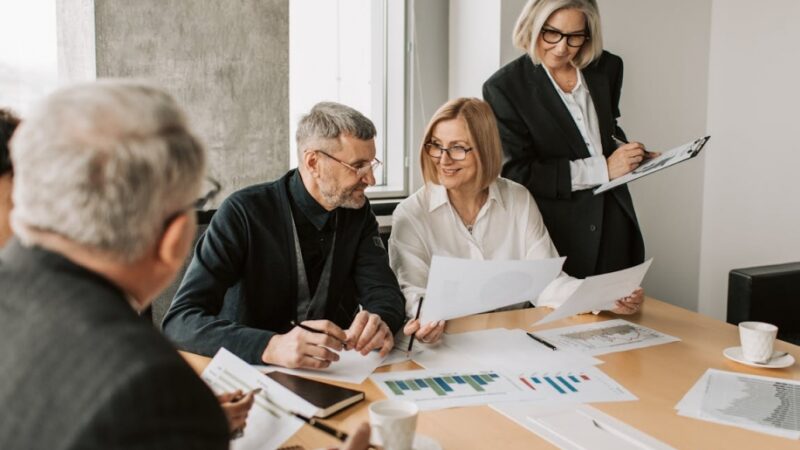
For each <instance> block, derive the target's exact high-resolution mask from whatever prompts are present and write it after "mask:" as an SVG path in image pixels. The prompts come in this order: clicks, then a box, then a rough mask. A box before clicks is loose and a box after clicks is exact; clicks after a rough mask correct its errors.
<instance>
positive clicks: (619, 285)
mask: <svg viewBox="0 0 800 450" xmlns="http://www.w3.org/2000/svg"><path fill="white" fill-rule="evenodd" d="M652 262H653V258H650V259H648V260H647V261H645V262H643V263H641V264H639V265H638V266H633V267H630V268H628V269H623V270H620V271H617V272H611V273H605V274H603V275H595V276H593V277H586V279H585V280H583V282H581V284H580V286H578V289H576V290H575V292H573V293H572V295H571V296H570V297H569V298H568V299H567V301H565V302H564V303H563V304H562V305H561V306H559V307H558V308H556V309H554V310H553V312H551V313H550V314H548V315H546V316H544V317H543V318H542V319H541V320H539V321H538V322H536V323H534V325H541V324H545V323H548V322H553V321H555V320H559V319H563V318H565V317H569V316H572V315H575V314H580V313H584V312H589V311H597V310H604V309H610V308H612V307H613V304H614V302H615V301H616V300H619V299H620V298H623V297H627V296H628V295H630V294H631V292H633V291H634V290H635V289H636V288H638V287H639V286H641V285H642V280H643V279H644V276H645V274H646V273H647V269H649V268H650V263H652Z"/></svg>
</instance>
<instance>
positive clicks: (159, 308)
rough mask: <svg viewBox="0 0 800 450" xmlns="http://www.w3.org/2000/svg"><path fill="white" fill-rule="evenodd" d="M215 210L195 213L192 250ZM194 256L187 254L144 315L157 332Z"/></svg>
mask: <svg viewBox="0 0 800 450" xmlns="http://www.w3.org/2000/svg"><path fill="white" fill-rule="evenodd" d="M215 212H216V210H210V211H198V212H197V234H196V235H195V237H194V242H193V243H192V248H194V247H195V245H196V244H197V240H198V239H200V236H202V235H203V233H205V232H206V228H208V224H209V223H210V222H211V217H212V216H213V215H214V213H215ZM193 256H194V252H189V255H188V256H187V257H186V261H184V262H183V267H182V268H181V270H180V272H178V274H176V275H175V279H174V280H173V281H172V283H171V284H170V285H169V287H167V289H165V290H164V291H163V292H161V294H159V296H158V297H156V299H155V300H154V301H153V303H152V304H151V305H150V308H148V310H147V311H146V312H145V313H144V314H146V315H147V317H149V318H150V320H152V321H153V325H155V326H156V328H158V329H159V330H160V329H161V320H162V319H163V318H164V315H165V314H166V313H167V310H168V309H169V306H170V305H171V304H172V299H173V298H175V294H176V293H177V292H178V288H179V287H180V285H181V282H182V281H183V276H184V275H185V274H186V269H187V268H188V267H189V262H190V261H191V260H192V257H193Z"/></svg>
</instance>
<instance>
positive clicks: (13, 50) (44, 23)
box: [0, 0, 58, 116]
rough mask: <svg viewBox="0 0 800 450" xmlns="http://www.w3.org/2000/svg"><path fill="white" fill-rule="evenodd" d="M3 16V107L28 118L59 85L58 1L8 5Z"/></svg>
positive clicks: (0, 50)
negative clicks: (38, 102) (32, 107)
mask: <svg viewBox="0 0 800 450" xmlns="http://www.w3.org/2000/svg"><path fill="white" fill-rule="evenodd" d="M2 9H3V12H2V14H0V107H4V108H11V109H12V110H14V111H15V112H16V113H17V114H19V115H21V116H24V115H25V113H26V112H27V111H28V110H29V109H30V108H31V106H33V104H34V103H35V102H36V101H38V100H39V99H41V98H42V97H43V96H44V95H46V94H48V93H50V91H52V90H53V89H55V88H56V86H57V85H58V63H57V59H56V55H57V47H56V45H57V44H56V1H55V0H29V1H24V2H19V1H17V2H7V3H4V4H3V8H2Z"/></svg>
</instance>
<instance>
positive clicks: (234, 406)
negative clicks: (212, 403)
mask: <svg viewBox="0 0 800 450" xmlns="http://www.w3.org/2000/svg"><path fill="white" fill-rule="evenodd" d="M217 400H218V401H219V404H220V406H221V407H222V411H223V412H224V413H225V418H226V419H228V429H229V430H230V432H231V434H234V433H236V432H238V431H239V430H242V429H244V427H245V425H247V414H248V413H249V412H250V408H252V406H253V401H254V400H255V391H251V392H248V393H247V394H246V395H245V394H244V393H243V392H242V391H241V390H237V391H234V392H226V393H224V394H220V395H218V396H217Z"/></svg>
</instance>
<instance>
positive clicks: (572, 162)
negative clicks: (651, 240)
mask: <svg viewBox="0 0 800 450" xmlns="http://www.w3.org/2000/svg"><path fill="white" fill-rule="evenodd" d="M514 45H516V46H517V47H518V48H520V49H523V50H525V51H526V52H527V54H526V55H523V56H521V57H519V58H518V59H516V60H514V61H512V62H511V63H509V64H508V65H506V66H504V67H502V68H501V69H500V70H498V71H497V72H496V73H495V74H494V75H492V77H491V78H489V80H487V81H486V83H484V85H483V97H484V98H485V99H486V101H487V102H488V103H489V104H490V105H491V107H492V110H493V111H494V114H495V116H496V117H497V123H498V127H499V130H500V137H501V140H502V144H503V152H504V154H505V162H504V166H503V176H504V177H506V178H510V179H512V180H514V181H516V182H518V183H520V184H522V185H524V186H525V187H527V188H528V190H529V191H530V192H531V193H532V194H533V195H534V197H535V198H536V203H537V204H538V206H539V209H540V210H541V213H542V216H543V218H544V223H545V225H546V226H547V229H548V231H549V232H550V236H551V237H552V239H553V243H554V244H555V246H556V248H557V249H558V253H560V254H561V255H562V256H566V257H567V261H566V263H565V265H564V271H565V272H567V273H568V274H570V275H572V276H574V277H579V278H582V277H586V276H589V275H595V274H600V273H606V272H612V271H615V270H619V269H623V268H626V267H630V266H633V265H635V264H638V263H640V262H642V261H643V260H644V241H643V239H642V233H641V231H640V230H639V223H638V221H637V220H636V213H635V211H634V209H633V202H632V200H631V195H630V193H629V192H628V188H627V186H620V187H618V188H616V189H613V190H611V191H608V192H606V193H603V194H600V195H594V194H593V192H592V188H594V187H596V186H598V185H600V184H602V183H605V182H607V181H609V180H613V179H615V178H618V177H620V176H622V175H625V174H626V173H628V172H630V171H632V170H633V169H635V168H636V167H638V166H639V164H640V163H641V162H642V160H643V159H646V158H649V157H652V156H653V155H654V154H652V153H649V152H647V151H646V150H645V148H644V145H642V144H641V143H638V142H631V143H627V144H626V143H624V142H625V141H626V138H625V134H624V133H623V131H622V129H620V128H619V126H618V125H617V118H618V117H619V116H620V112H619V98H620V91H621V89H622V60H621V59H620V58H619V57H618V56H616V55H613V54H611V53H609V52H606V51H604V50H603V42H602V35H601V33H600V14H599V12H598V9H597V3H596V2H595V1H594V0H530V1H528V3H527V4H526V5H525V7H524V8H523V10H522V13H521V14H520V16H519V18H518V19H517V24H516V26H515V28H514Z"/></svg>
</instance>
